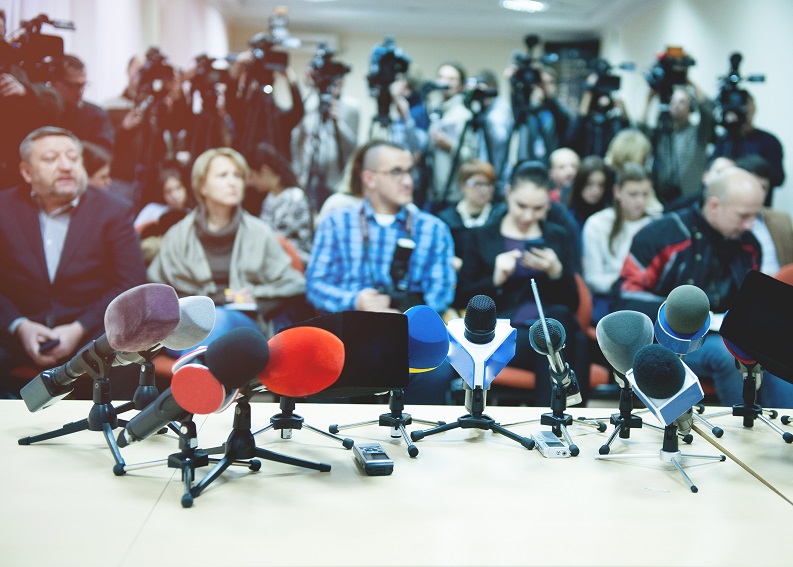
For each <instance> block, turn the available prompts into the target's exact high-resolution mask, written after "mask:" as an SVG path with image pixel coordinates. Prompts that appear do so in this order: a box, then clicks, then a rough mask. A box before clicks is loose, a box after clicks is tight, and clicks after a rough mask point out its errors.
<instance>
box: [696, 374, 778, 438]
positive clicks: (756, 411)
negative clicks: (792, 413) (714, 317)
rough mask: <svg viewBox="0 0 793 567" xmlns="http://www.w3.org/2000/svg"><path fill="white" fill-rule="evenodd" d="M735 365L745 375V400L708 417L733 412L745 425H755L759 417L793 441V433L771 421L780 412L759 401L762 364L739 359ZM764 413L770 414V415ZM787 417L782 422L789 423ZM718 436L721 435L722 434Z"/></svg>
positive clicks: (743, 393) (743, 390)
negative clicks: (766, 406)
mask: <svg viewBox="0 0 793 567" xmlns="http://www.w3.org/2000/svg"><path fill="white" fill-rule="evenodd" d="M735 365H736V367H737V368H738V371H739V372H740V373H741V375H743V389H742V392H741V393H742V396H743V401H742V402H741V403H740V404H735V405H734V406H732V410H725V411H723V412H717V413H713V414H710V415H709V416H708V417H718V416H722V415H728V414H730V413H732V415H734V416H739V417H742V418H743V426H744V427H754V422H755V421H756V420H758V419H759V420H760V422H761V423H764V424H766V425H767V426H768V427H770V428H771V429H772V430H773V431H774V432H775V433H778V434H779V435H780V436H782V440H783V441H784V442H785V443H793V433H790V432H789V431H784V430H783V429H782V428H781V427H779V426H778V425H777V424H775V423H773V422H771V419H775V418H776V416H777V415H778V412H777V411H776V410H766V409H763V407H762V406H761V405H760V404H758V403H757V389H758V388H759V387H760V383H761V382H762V368H761V367H760V365H759V364H758V363H757V362H754V363H750V364H745V363H743V362H740V361H739V360H737V359H736V361H735ZM763 414H768V416H769V417H766V416H765V415H763ZM786 417H787V416H782V423H784V424H786V425H787V423H788V420H786V419H785V418H786ZM769 418H770V419H769ZM717 437H720V435H719V436H717Z"/></svg>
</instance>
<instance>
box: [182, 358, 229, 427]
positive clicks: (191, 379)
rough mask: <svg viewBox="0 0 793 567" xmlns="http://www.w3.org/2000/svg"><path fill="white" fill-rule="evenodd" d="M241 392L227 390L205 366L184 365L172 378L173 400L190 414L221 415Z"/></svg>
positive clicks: (195, 364)
mask: <svg viewBox="0 0 793 567" xmlns="http://www.w3.org/2000/svg"><path fill="white" fill-rule="evenodd" d="M239 392H240V390H239V388H232V389H231V390H227V388H226V387H225V386H224V385H223V384H222V383H221V382H220V381H219V380H218V379H217V378H215V376H214V375H213V374H212V372H210V371H209V368H207V367H206V366H204V365H203V364H197V363H188V364H183V365H181V366H180V367H179V368H178V369H177V370H176V372H174V374H173V376H172V377H171V394H173V399H174V400H175V401H176V403H177V404H179V407H181V408H182V409H184V410H185V411H186V412H188V413H194V414H199V415H204V414H209V413H220V412H222V411H223V410H225V409H226V408H227V407H229V406H230V405H231V403H232V402H233V401H234V400H235V399H236V398H237V395H238V394H239Z"/></svg>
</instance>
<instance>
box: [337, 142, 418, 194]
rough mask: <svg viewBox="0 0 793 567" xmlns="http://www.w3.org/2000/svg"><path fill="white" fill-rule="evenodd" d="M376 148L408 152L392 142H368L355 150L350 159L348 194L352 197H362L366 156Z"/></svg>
mask: <svg viewBox="0 0 793 567" xmlns="http://www.w3.org/2000/svg"><path fill="white" fill-rule="evenodd" d="M377 148H394V149H397V150H401V151H403V152H407V151H409V150H408V149H407V148H405V147H404V146H401V145H399V144H395V143H393V142H388V141H386V140H370V141H368V142H366V143H365V144H364V145H363V146H360V147H359V148H358V149H357V150H355V154H353V156H352V159H351V160H350V163H351V165H350V194H352V195H354V196H355V197H363V196H364V195H363V181H362V180H361V173H362V172H363V170H364V163H365V162H366V156H367V155H368V154H369V152H370V151H372V150H375V149H377Z"/></svg>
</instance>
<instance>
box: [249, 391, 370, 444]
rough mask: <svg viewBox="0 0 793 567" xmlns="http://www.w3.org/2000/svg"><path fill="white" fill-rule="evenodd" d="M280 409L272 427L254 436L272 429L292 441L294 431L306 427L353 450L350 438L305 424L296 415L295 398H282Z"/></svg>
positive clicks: (300, 417)
mask: <svg viewBox="0 0 793 567" xmlns="http://www.w3.org/2000/svg"><path fill="white" fill-rule="evenodd" d="M279 407H280V408H281V412H280V413H277V414H275V415H274V416H272V417H271V418H270V425H268V426H266V427H263V428H262V429H260V430H259V431H257V432H255V433H254V435H258V434H259V433H264V432H265V431H268V430H270V429H275V430H276V431H280V432H281V439H291V438H292V430H293V429H303V428H304V427H305V428H306V429H308V430H309V431H313V432H314V433H318V434H320V435H324V436H325V437H329V438H331V439H333V440H334V441H338V442H340V443H341V444H342V447H344V448H345V449H352V446H353V445H354V444H355V442H354V441H353V440H352V439H350V438H348V437H345V438H342V437H339V436H338V435H332V434H331V433H328V432H327V431H322V430H321V429H318V428H316V427H314V426H313V425H309V424H308V423H305V420H304V419H303V417H302V416H300V415H298V414H296V413H294V410H295V398H291V397H289V396H281V402H280V403H279Z"/></svg>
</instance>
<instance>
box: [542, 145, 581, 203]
mask: <svg viewBox="0 0 793 567" xmlns="http://www.w3.org/2000/svg"><path fill="white" fill-rule="evenodd" d="M549 163H550V167H549V168H548V176H549V177H550V178H551V181H552V182H553V187H552V188H551V199H553V200H554V201H561V202H565V200H566V198H567V195H568V193H569V192H570V186H571V184H572V183H573V179H575V176H576V174H577V173H578V169H579V168H580V167H581V158H580V157H579V156H578V154H577V153H575V152H574V151H573V150H571V149H570V148H558V149H555V150H554V151H552V152H551V155H550V160H549Z"/></svg>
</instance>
